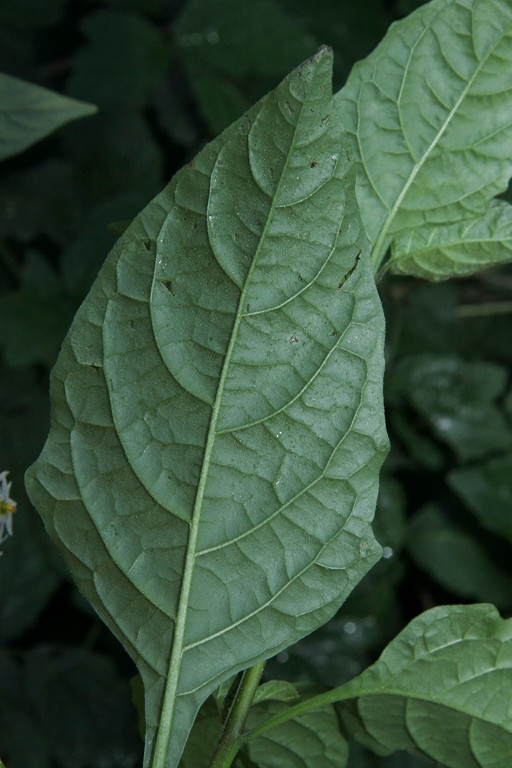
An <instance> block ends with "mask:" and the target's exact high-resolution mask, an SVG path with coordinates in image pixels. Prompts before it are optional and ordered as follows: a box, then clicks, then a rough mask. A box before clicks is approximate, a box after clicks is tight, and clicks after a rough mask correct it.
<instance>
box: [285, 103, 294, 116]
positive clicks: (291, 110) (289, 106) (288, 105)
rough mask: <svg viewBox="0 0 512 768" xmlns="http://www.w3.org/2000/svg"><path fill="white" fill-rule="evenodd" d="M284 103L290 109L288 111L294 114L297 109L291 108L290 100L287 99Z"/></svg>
mask: <svg viewBox="0 0 512 768" xmlns="http://www.w3.org/2000/svg"><path fill="white" fill-rule="evenodd" d="M284 105H285V107H286V109H287V110H288V112H289V113H290V115H293V113H294V111H295V110H293V109H292V108H291V105H290V102H289V101H285V103H284Z"/></svg>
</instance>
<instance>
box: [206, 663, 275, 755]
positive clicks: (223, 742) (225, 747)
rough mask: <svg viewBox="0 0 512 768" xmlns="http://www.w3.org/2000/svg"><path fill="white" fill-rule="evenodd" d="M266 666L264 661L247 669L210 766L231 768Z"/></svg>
mask: <svg viewBox="0 0 512 768" xmlns="http://www.w3.org/2000/svg"><path fill="white" fill-rule="evenodd" d="M264 667H265V662H262V663H261V664H256V665H255V666H254V667H250V668H249V669H246V670H245V672H244V674H243V677H242V680H241V681H240V686H239V688H238V691H237V692H236V696H235V699H234V701H233V704H232V706H231V709H230V711H229V715H228V719H227V720H226V725H225V726H224V730H223V732H222V736H221V737H220V741H219V744H218V746H217V749H216V750H215V753H214V755H213V757H212V760H211V762H210V768H229V767H230V765H231V764H232V762H233V760H234V759H235V757H236V755H237V752H238V750H239V749H240V747H241V746H242V744H243V741H244V739H243V733H244V728H245V721H246V720H247V715H248V714H249V710H250V708H251V705H252V700H253V699H254V694H255V693H256V689H257V687H258V685H259V683H260V679H261V675H262V674H263V669H264Z"/></svg>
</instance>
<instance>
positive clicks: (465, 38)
mask: <svg viewBox="0 0 512 768" xmlns="http://www.w3.org/2000/svg"><path fill="white" fill-rule="evenodd" d="M511 71H512V6H511V5H510V2H508V0H433V2H430V3H427V4H425V5H423V6H421V7H420V8H418V9H417V10H416V11H415V12H414V13H412V14H411V15H410V16H408V17H407V18H405V19H403V20H402V21H400V22H398V23H396V24H393V25H392V26H391V28H390V29H389V31H388V33H387V35H386V36H385V38H384V39H383V41H382V42H381V43H380V45H379V46H377V48H376V49H375V51H373V53H372V54H371V55H370V56H368V57H367V58H366V59H365V60H364V61H362V62H360V63H358V64H357V65H356V66H355V67H354V70H353V71H352V73H351V75H350V77H349V79H348V81H347V84H346V86H345V87H344V88H343V89H342V90H341V91H340V92H339V93H338V94H337V95H336V96H335V103H336V107H337V109H338V110H339V112H340V114H343V121H344V124H345V126H346V128H347V130H348V132H349V134H351V136H352V138H353V142H354V151H355V155H356V163H357V195H358V200H359V204H360V207H361V211H362V216H363V223H364V226H365V228H366V232H367V234H368V236H369V238H370V240H371V241H372V243H373V244H374V250H375V253H374V256H373V258H374V262H375V263H376V264H379V263H380V262H381V261H382V258H383V257H384V253H385V250H386V248H387V246H388V245H389V244H390V242H391V241H392V240H393V239H394V238H395V237H396V236H397V235H398V234H399V233H402V245H403V241H404V239H405V241H407V236H408V233H410V232H411V231H412V230H418V229H420V231H421V232H422V235H423V236H424V238H425V239H427V238H428V236H429V233H430V232H431V228H438V227H440V225H443V224H447V223H454V222H457V221H462V220H464V219H471V218H475V217H477V218H478V217H482V216H484V214H485V213H486V211H487V207H488V205H489V202H490V201H491V200H492V198H493V197H494V196H495V195H497V194H499V193H500V192H503V191H504V190H505V189H506V188H507V184H508V180H509V178H510V175H511V172H512V161H511V154H510V144H511V141H512V87H511V85H512V81H511V75H510V73H511ZM421 228H424V231H423V229H421ZM438 231H441V232H442V229H441V230H438ZM416 236H419V235H416ZM466 255H467V254H466ZM395 256H396V258H394V259H393V262H392V266H393V267H394V268H396V270H397V271H406V268H405V266H404V268H403V269H400V267H401V264H400V262H399V259H398V254H395ZM436 259H437V262H438V261H439V256H438V255H437V256H436ZM408 265H409V266H414V262H413V261H412V260H411V258H410V257H409V260H408ZM453 268H454V271H457V260H455V263H454V265H453ZM478 268H479V266H478V264H477V265H476V266H475V269H478ZM439 270H440V266H439V263H436V260H434V264H433V265H432V274H427V275H426V274H425V272H427V273H430V268H429V265H428V263H426V262H425V260H423V270H422V276H428V277H429V279H439V278H440V276H441V275H440V271H439ZM443 270H445V271H446V265H442V266H441V272H442V271H443ZM467 271H469V270H466V272H467ZM413 274H416V271H414V272H413Z"/></svg>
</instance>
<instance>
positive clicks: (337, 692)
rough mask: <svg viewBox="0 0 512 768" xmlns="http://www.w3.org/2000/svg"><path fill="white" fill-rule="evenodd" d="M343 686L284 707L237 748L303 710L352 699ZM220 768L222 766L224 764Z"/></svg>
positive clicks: (250, 732) (351, 693) (244, 739)
mask: <svg viewBox="0 0 512 768" xmlns="http://www.w3.org/2000/svg"><path fill="white" fill-rule="evenodd" d="M343 687H344V686H340V687H338V688H333V689H332V690H330V691H326V692H325V693H321V694H319V695H318V696H312V697H311V698H310V699H306V700H305V701H301V702H300V703H299V704H296V705H295V706H294V707H290V708H289V709H286V710H285V711H284V712H281V713H280V714H279V715H275V716H274V717H271V718H270V719H269V720H265V722H264V723H262V724H261V725H259V726H258V727H257V728H253V729H252V731H249V732H248V733H246V734H245V735H244V736H243V737H242V739H240V742H241V743H240V744H239V745H238V749H240V746H241V745H242V744H246V743H247V742H249V741H254V739H257V738H258V737H259V736H263V734H264V733H266V732H267V731H270V730H272V728H276V727H277V726H278V725H282V723H286V722H287V721H288V720H293V718H294V717H298V716H299V715H303V714H304V713H305V712H312V711H314V710H316V709H323V708H324V707H327V706H329V705H330V704H335V703H336V702H338V701H343V700H344V699H353V698H354V691H353V690H351V689H350V688H348V687H347V691H346V692H345V693H344V692H343V691H342V688H343ZM228 766H229V764H228ZM219 768H220V766H219ZM222 768H224V766H223V767H222Z"/></svg>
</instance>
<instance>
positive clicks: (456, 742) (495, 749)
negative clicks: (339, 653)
mask: <svg viewBox="0 0 512 768" xmlns="http://www.w3.org/2000/svg"><path fill="white" fill-rule="evenodd" d="M511 659H512V620H510V619H509V620H508V621H504V620H503V619H501V618H500V616H499V614H498V612H497V611H496V609H495V608H494V606H492V605H485V604H483V605H470V606H440V607H437V608H433V609H432V610H430V611H427V612H426V613H423V614H422V615H421V616H419V617H417V618H416V619H414V620H413V621H412V622H411V623H410V624H409V625H408V626H407V627H406V628H405V629H404V630H403V631H402V632H401V633H400V634H399V635H398V636H397V637H396V638H395V639H394V640H393V641H392V642H391V643H390V644H389V645H388V647H387V648H386V649H385V651H384V652H383V654H382V655H381V657H380V659H379V660H378V661H377V662H376V663H375V664H374V665H373V666H371V667H369V668H368V669H367V670H365V671H364V672H363V673H362V674H361V675H360V676H359V677H357V678H355V679H354V680H353V681H351V682H350V683H348V684H347V685H345V686H342V687H341V688H339V689H338V693H339V696H340V699H343V701H340V703H339V704H338V711H339V713H340V715H341V717H342V718H343V721H344V723H345V725H346V726H347V728H348V730H349V732H351V733H352V734H353V735H355V736H356V738H357V739H358V740H359V741H361V742H362V743H364V744H366V745H368V746H370V747H371V748H372V749H373V750H375V751H376V752H377V753H378V754H381V755H382V754H389V753H390V752H394V751H395V750H407V751H408V752H412V753H413V754H417V755H419V756H421V757H428V758H430V759H431V760H432V761H433V762H434V763H435V764H436V765H442V766H447V768H483V767H484V766H485V768H509V766H510V765H511V763H512V717H511V710H510V690H511V686H512V664H511Z"/></svg>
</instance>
